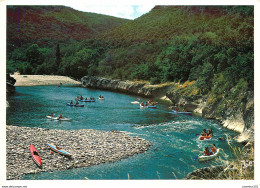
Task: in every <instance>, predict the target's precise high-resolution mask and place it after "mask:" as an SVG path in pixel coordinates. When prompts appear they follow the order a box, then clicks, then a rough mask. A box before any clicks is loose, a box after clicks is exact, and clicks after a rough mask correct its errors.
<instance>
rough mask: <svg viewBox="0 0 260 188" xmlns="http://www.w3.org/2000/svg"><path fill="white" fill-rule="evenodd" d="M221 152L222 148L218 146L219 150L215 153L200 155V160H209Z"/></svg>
mask: <svg viewBox="0 0 260 188" xmlns="http://www.w3.org/2000/svg"><path fill="white" fill-rule="evenodd" d="M219 152H220V148H218V149H217V152H216V153H215V154H213V155H209V156H205V155H201V156H199V157H198V160H199V161H208V160H211V159H214V158H216V157H217V156H218V155H219Z"/></svg>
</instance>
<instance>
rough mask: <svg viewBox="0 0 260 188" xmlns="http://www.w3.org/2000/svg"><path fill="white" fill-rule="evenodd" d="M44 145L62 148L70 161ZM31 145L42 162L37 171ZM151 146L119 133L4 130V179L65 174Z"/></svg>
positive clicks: (133, 153) (21, 128)
mask: <svg viewBox="0 0 260 188" xmlns="http://www.w3.org/2000/svg"><path fill="white" fill-rule="evenodd" d="M47 143H52V144H54V145H58V146H60V147H62V148H63V149H64V150H66V151H68V152H69V153H71V154H72V157H71V158H68V157H65V156H62V155H60V154H58V153H56V152H54V153H53V154H51V150H50V149H49V148H48V147H47V145H46V144H47ZM30 144H33V145H34V146H35V147H36V149H37V150H38V152H39V153H40V156H41V158H42V168H39V167H37V165H36V164H35V163H34V161H33V159H32V156H31V154H30ZM149 146H151V143H150V142H148V141H146V140H145V139H143V138H140V137H137V136H136V137H133V136H129V135H127V134H125V133H123V132H119V131H97V130H92V129H82V130H71V131H68V130H56V129H42V128H29V127H16V126H7V127H6V178H7V179H8V180H10V179H21V177H22V176H23V175H24V174H30V173H38V172H44V171H54V170H66V169H71V168H78V167H87V166H90V165H96V164H100V163H106V162H114V161H116V160H121V159H123V158H127V157H129V156H133V155H135V154H138V153H143V152H145V151H147V150H148V148H149Z"/></svg>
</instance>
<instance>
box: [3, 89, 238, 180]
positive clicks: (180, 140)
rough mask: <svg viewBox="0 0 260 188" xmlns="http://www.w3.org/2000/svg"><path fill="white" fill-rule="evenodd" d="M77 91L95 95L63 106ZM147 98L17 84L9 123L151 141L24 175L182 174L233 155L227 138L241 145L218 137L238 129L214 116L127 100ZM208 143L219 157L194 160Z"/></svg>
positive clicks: (118, 176)
mask: <svg viewBox="0 0 260 188" xmlns="http://www.w3.org/2000/svg"><path fill="white" fill-rule="evenodd" d="M80 95H82V96H83V97H84V98H85V97H88V98H89V97H91V96H93V97H95V98H96V99H97V100H96V102H93V103H83V104H84V105H85V106H84V107H78V108H76V107H70V106H66V103H68V102H70V100H74V99H75V97H76V96H80ZM99 95H103V96H104V97H105V100H98V96H99ZM146 100H148V99H147V98H142V97H139V96H133V95H127V94H122V93H116V92H110V91H102V90H93V89H86V88H81V87H65V86H62V87H57V86H34V87H16V93H15V94H14V95H13V96H10V97H8V101H9V105H10V107H9V108H7V114H6V115H7V124H8V125H16V126H28V127H41V128H47V129H64V130H73V129H96V130H104V131H109V130H119V131H124V132H125V133H127V134H129V135H131V136H139V137H141V138H144V139H146V140H148V141H150V142H151V143H152V146H151V147H150V149H149V150H148V151H147V152H145V153H142V154H138V155H135V156H132V157H129V158H127V159H123V160H120V161H116V162H113V163H103V164H99V165H95V166H90V167H87V168H78V169H69V170H66V171H54V172H43V173H38V174H28V175H25V176H24V177H23V179H26V180H28V179H33V180H34V179H37V180H39V179H40V180H48V179H59V180H63V179H64V180H71V179H77V180H78V179H85V178H88V179H95V180H102V179H111V180H112V179H114V180H115V179H136V180H137V179H183V178H184V177H185V176H186V175H187V174H188V173H189V172H191V171H193V170H195V169H197V168H202V167H206V166H212V165H221V164H224V163H225V161H226V160H232V159H233V158H234V157H235V156H233V150H232V149H231V147H230V145H229V144H228V143H230V144H231V145H232V147H234V146H236V147H241V145H239V144H238V143H236V142H235V141H233V140H219V139H218V138H220V137H221V138H226V135H230V136H231V137H233V136H235V135H237V133H235V132H232V131H230V130H227V129H225V128H223V127H222V126H221V125H220V124H219V123H218V122H217V121H215V120H206V119H203V118H201V117H197V116H185V115H180V116H177V115H173V114H172V113H171V110H169V106H170V104H169V102H167V101H157V102H158V103H157V107H158V108H156V109H140V108H139V105H137V104H131V102H132V101H146ZM51 112H53V113H54V114H55V115H56V116H57V115H59V114H60V113H62V115H63V116H65V117H69V118H72V119H73V121H71V122H65V121H63V122H59V121H51V120H49V119H47V118H46V115H49V114H50V113H51ZM210 128H212V129H213V133H214V137H213V138H212V139H210V140H207V141H200V140H199V139H198V137H199V136H198V134H199V133H200V132H201V131H202V130H203V129H210ZM213 143H215V144H216V146H217V147H220V148H222V149H223V150H222V152H221V154H220V156H219V157H218V158H216V159H214V160H211V161H207V162H198V161H197V160H194V158H195V157H196V156H197V155H198V154H199V152H200V151H203V148H204V147H205V146H210V145H212V144H213ZM28 152H29V151H28Z"/></svg>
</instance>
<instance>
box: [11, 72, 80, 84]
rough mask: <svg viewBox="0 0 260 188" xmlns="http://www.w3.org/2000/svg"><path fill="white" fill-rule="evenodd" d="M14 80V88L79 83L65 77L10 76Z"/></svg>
mask: <svg viewBox="0 0 260 188" xmlns="http://www.w3.org/2000/svg"><path fill="white" fill-rule="evenodd" d="M11 77H13V78H14V79H15V80H16V83H15V84H14V86H43V85H58V84H60V83H62V84H64V85H79V84H81V82H79V81H76V80H73V79H71V78H69V77H67V76H56V75H19V74H13V75H11Z"/></svg>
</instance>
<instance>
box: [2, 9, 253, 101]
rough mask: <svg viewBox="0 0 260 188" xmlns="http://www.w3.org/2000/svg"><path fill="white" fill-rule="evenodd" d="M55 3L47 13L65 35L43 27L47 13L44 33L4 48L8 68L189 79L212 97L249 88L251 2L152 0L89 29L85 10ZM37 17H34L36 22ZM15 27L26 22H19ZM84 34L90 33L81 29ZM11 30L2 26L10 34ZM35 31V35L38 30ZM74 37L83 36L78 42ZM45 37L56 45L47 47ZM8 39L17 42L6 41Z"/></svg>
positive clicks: (155, 80) (234, 94) (29, 71)
mask: <svg viewBox="0 0 260 188" xmlns="http://www.w3.org/2000/svg"><path fill="white" fill-rule="evenodd" d="M10 9H11V8H10ZM30 9H33V8H30ZM30 9H29V10H30ZM45 9H46V8H41V11H42V12H44V11H45ZM53 9H54V11H53V14H52V15H50V14H48V16H47V15H45V17H48V18H53V17H55V18H56V19H57V20H59V23H63V26H62V27H61V29H60V31H62V30H66V31H67V35H66V38H65V39H66V42H64V40H63V42H62V39H64V36H63V35H61V36H60V35H59V34H58V33H56V34H57V35H50V34H49V33H52V32H53V31H52V28H53V27H57V26H55V24H54V22H53V21H54V20H53V19H51V21H50V22H49V25H50V26H49V27H47V28H46V31H43V33H44V32H46V35H43V33H42V37H40V38H41V40H37V43H35V42H34V40H33V38H30V37H29V39H28V38H27V39H28V40H30V41H31V42H30V43H27V44H30V45H26V46H25V47H24V46H23V45H21V47H20V48H19V50H17V49H15V48H14V50H12V47H10V48H8V49H10V51H9V52H8V67H7V68H8V71H14V69H17V68H18V70H19V71H20V72H21V73H24V74H61V75H68V76H72V77H75V78H81V77H82V76H85V75H98V76H105V77H112V78H118V79H131V80H147V81H150V82H151V83H152V84H154V83H161V82H172V81H174V82H180V83H184V82H185V81H195V82H194V87H196V93H197V94H208V93H211V94H212V95H211V97H212V98H214V100H218V98H220V96H222V95H223V94H224V95H226V96H225V97H239V95H240V93H241V91H245V92H246V91H249V90H251V91H252V90H253V85H254V80H253V79H254V25H253V24H254V7H253V6H156V7H155V8H153V9H152V10H151V11H150V12H149V13H147V14H145V15H143V16H141V17H140V18H137V19H135V20H133V21H128V22H125V23H124V24H121V25H119V24H118V23H119V21H118V20H117V21H115V22H116V23H117V24H118V25H119V26H118V27H115V26H114V27H113V29H107V30H106V31H103V30H99V31H98V32H96V33H95V34H93V35H92V32H94V31H96V30H98V29H97V28H99V27H95V29H93V27H94V26H93V25H94V23H95V21H93V20H91V19H88V20H84V19H83V13H80V14H79V15H78V17H75V15H74V16H72V15H71V14H72V12H73V11H72V10H70V11H71V12H68V10H67V11H65V10H64V11H62V14H58V13H57V12H56V11H55V8H53ZM13 10H15V8H13ZM13 10H12V11H13ZM8 11H9V10H8ZM12 11H10V12H12ZM24 11H25V12H27V11H28V10H24ZM59 11H60V10H59ZM10 14H11V13H10ZM27 14H28V13H27ZM41 17H43V16H39V17H36V18H35V19H34V20H33V22H32V23H36V24H37V23H39V22H38V21H37V20H38V19H40V18H41ZM79 17H80V19H79ZM89 20H91V21H89ZM105 21H107V20H105ZM10 22H11V21H9V20H8V24H9V23H10ZM13 22H14V21H13ZM102 23H103V24H104V22H102ZM120 23H122V22H120ZM75 24H82V27H80V28H79V29H78V30H76V31H75V32H73V34H71V35H70V28H73V27H74V26H75ZM13 25H15V24H14V23H13ZM101 25H102V24H101ZM69 26H71V27H69ZM12 27H14V26H12ZM37 27H40V26H39V25H35V24H33V25H32V27H31V28H30V29H31V30H32V29H35V28H37ZM102 27H103V25H102ZM19 29H20V31H22V30H23V29H24V28H23V27H22V24H21V22H20V25H19ZM27 29H28V28H27ZM86 33H87V34H89V33H91V34H90V35H88V36H85V34H86ZM11 34H12V33H11V32H10V34H9V26H8V36H9V35H11ZM35 34H36V35H38V33H37V31H35ZM50 36H51V37H50ZM31 37H35V36H31ZM70 37H71V38H72V39H75V40H72V39H71V38H70ZM9 38H10V40H11V39H12V37H11V36H9V37H8V40H9ZM20 38H22V37H21V36H20ZM52 38H54V39H55V40H54V41H53V40H52ZM68 39H71V40H68ZM80 39H86V40H82V41H80V42H77V41H76V40H80ZM21 41H23V40H21ZM43 41H47V43H55V44H53V45H49V46H48V45H45V43H43ZM11 44H15V42H13V43H10V44H9V43H8V45H11ZM57 54H59V55H57ZM17 57H19V60H20V62H19V64H18V67H17V63H16V58H17ZM15 64H16V67H15V66H14V65H15ZM192 83H193V82H192ZM232 88H233V90H232V92H231V93H232V94H231V95H230V91H231V89H232ZM234 88H235V90H234ZM193 93H194V92H193ZM241 100H243V99H240V101H241ZM211 102H215V101H211Z"/></svg>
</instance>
